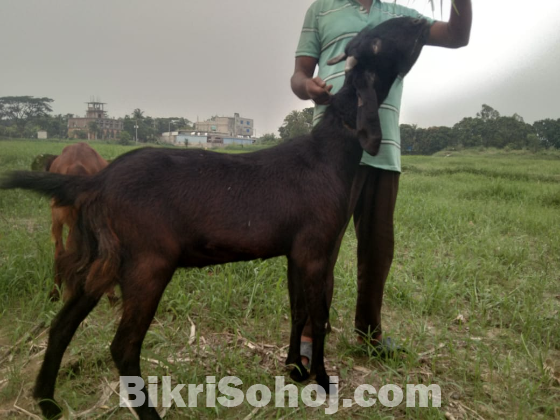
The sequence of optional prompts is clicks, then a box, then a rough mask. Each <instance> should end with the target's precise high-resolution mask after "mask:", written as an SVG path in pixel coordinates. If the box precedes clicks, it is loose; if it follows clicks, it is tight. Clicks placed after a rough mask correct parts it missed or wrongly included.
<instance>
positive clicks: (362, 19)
mask: <svg viewBox="0 0 560 420" xmlns="http://www.w3.org/2000/svg"><path fill="white" fill-rule="evenodd" d="M400 16H411V17H420V18H424V19H428V18H426V17H425V16H422V15H421V14H420V13H419V12H417V11H416V10H414V9H410V8H408V7H404V6H400V5H397V4H395V3H383V2H381V1H379V0H374V1H373V4H372V6H371V9H370V12H369V13H368V12H367V11H366V10H365V8H364V7H362V6H361V5H360V3H358V1H357V0H316V1H315V2H314V3H313V4H312V5H311V6H310V7H309V9H308V10H307V14H306V15H305V20H304V22H303V29H302V31H301V35H300V39H299V44H298V47H297V50H296V57H299V56H309V57H313V58H316V59H317V60H318V65H319V74H318V76H319V77H321V78H322V79H323V80H324V81H325V82H326V83H327V84H332V85H333V90H332V93H336V92H337V91H338V90H339V89H340V88H341V87H342V85H343V84H344V66H345V63H344V62H341V63H338V64H335V65H333V66H329V65H328V64H327V61H328V60H330V59H331V58H333V57H336V56H337V55H339V54H341V53H343V52H344V48H345V47H346V44H348V42H349V41H350V40H351V39H352V38H353V37H354V36H356V35H357V34H358V32H360V31H361V30H362V29H364V28H365V27H366V26H371V27H374V26H377V25H379V24H380V23H382V22H384V21H386V20H389V19H392V18H395V17H400ZM428 20H429V21H430V22H431V21H432V20H431V19H428ZM402 91H403V79H402V78H401V77H399V78H397V80H396V81H395V83H394V84H393V86H392V87H391V90H390V92H389V96H388V97H387V99H385V101H384V102H383V103H382V104H381V106H380V108H379V117H380V120H381V132H382V134H383V138H382V140H381V148H380V149H379V153H378V154H377V156H371V155H369V154H367V153H366V152H364V155H363V157H362V164H364V165H370V166H374V167H376V168H381V169H386V170H390V171H397V172H400V171H401V136H400V130H399V112H400V107H401V97H402ZM325 109H326V105H316V106H315V112H314V115H313V124H316V123H317V122H318V121H319V120H320V119H321V117H322V116H323V114H324V112H325Z"/></svg>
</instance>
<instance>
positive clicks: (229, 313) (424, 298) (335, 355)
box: [0, 141, 560, 419]
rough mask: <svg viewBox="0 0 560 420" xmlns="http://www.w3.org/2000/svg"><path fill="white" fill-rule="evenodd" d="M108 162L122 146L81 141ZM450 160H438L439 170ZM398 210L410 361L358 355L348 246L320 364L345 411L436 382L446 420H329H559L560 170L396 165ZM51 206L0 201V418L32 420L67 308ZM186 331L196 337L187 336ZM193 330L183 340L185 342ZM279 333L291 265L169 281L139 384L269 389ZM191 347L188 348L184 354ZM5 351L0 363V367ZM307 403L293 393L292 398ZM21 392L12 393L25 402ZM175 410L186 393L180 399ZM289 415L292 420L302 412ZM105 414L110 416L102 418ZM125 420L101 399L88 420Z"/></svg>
mask: <svg viewBox="0 0 560 420" xmlns="http://www.w3.org/2000/svg"><path fill="white" fill-rule="evenodd" d="M66 144H67V143H65V142H59V143H55V142H42V141H41V142H38V141H9V142H7V141H2V142H0V167H1V168H2V169H3V170H4V169H6V170H9V169H25V168H28V167H29V165H30V164H31V162H32V160H33V158H34V157H35V156H36V155H38V154H41V153H59V152H60V151H61V150H62V148H63V147H64V146H65V145H66ZM92 145H93V147H95V148H96V149H97V150H98V151H99V152H100V153H101V154H102V155H103V156H104V157H105V158H107V159H111V158H114V157H116V156H118V155H119V154H121V153H123V152H125V151H127V150H130V149H131V147H123V146H115V145H109V144H104V143H92ZM449 155H450V156H449ZM403 169H404V170H403V175H402V177H401V186H400V192H399V198H398V203H397V213H396V217H395V219H396V229H397V231H396V256H395V261H394V264H393V268H392V271H391V274H390V278H389V280H388V282H387V286H386V293H385V305H384V312H383V314H384V329H385V331H386V334H387V335H390V336H391V337H393V338H394V339H395V340H397V341H398V342H400V343H402V344H403V345H405V346H406V347H407V348H408V349H409V353H408V355H407V356H406V357H404V358H403V359H402V360H398V361H381V360H378V359H375V358H370V357H368V356H367V355H365V354H363V353H360V352H359V351H358V350H357V347H356V346H355V343H356V341H355V337H354V334H353V332H352V331H353V328H352V327H353V317H354V305H355V296H356V287H355V277H356V267H355V249H356V238H355V236H354V233H353V232H352V230H351V229H350V230H349V231H348V232H347V233H346V237H345V240H344V242H343V245H342V249H341V252H340V256H339V259H338V264H337V266H336V269H335V275H336V286H335V296H334V300H333V308H332V312H331V321H332V325H333V327H334V332H333V333H332V334H330V335H329V336H328V338H327V346H326V364H327V370H328V371H329V373H330V374H331V375H332V374H336V375H338V376H339V378H340V382H341V398H352V397H353V390H354V389H355V388H356V387H357V386H358V385H360V384H365V383H369V384H372V385H374V386H375V387H376V389H377V390H379V388H380V387H381V386H382V385H384V384H388V383H395V384H398V385H401V386H403V387H404V385H405V384H407V383H424V384H429V383H434V384H438V385H440V386H441V389H442V407H441V408H439V409H438V408H415V409H412V408H406V407H405V406H404V405H405V404H401V406H399V407H398V408H394V409H390V408H386V407H383V406H381V405H380V404H379V403H377V404H376V405H375V406H374V407H373V408H362V407H359V406H357V405H354V406H352V407H351V408H343V407H342V406H341V407H340V409H339V412H338V414H337V415H336V416H337V417H340V418H348V417H351V418H374V419H382V418H391V417H395V418H410V419H416V418H419V419H442V418H444V417H445V415H446V413H449V414H450V415H452V416H453V417H454V418H457V419H459V418H485V419H491V418H492V419H501V418H519V419H526V418H558V417H559V416H560V409H559V404H558V401H560V333H559V331H560V322H559V318H560V317H559V314H558V313H559V310H560V281H559V280H560V275H559V274H558V273H560V262H559V261H560V258H559V255H560V239H559V238H560V211H559V210H560V158H559V155H558V154H555V153H543V154H527V153H513V152H512V153H505V152H498V151H485V152H477V151H463V152H460V153H458V152H445V153H440V154H438V155H436V156H433V157H407V156H405V157H404V158H403ZM49 223H50V214H49V207H48V201H47V200H46V199H44V198H40V197H38V196H37V195H35V194H32V193H28V192H22V191H1V192H0V290H1V292H0V360H1V361H0V416H1V415H2V413H5V414H6V416H7V417H8V418H22V419H23V418H26V417H27V416H26V415H25V414H23V413H22V412H21V411H18V410H17V409H15V408H14V403H15V402H16V399H17V405H18V406H19V407H22V408H24V409H26V410H28V411H31V412H33V413H38V407H37V406H36V404H35V403H34V401H33V400H32V399H31V397H30V392H31V391H30V390H31V389H32V385H33V382H34V380H35V376H36V375H37V372H38V368H39V366H40V362H41V360H42V353H41V351H43V350H44V347H45V343H46V341H45V340H46V331H45V330H46V327H42V325H43V324H44V325H48V324H49V323H50V321H51V320H52V319H53V317H54V316H55V314H56V312H57V311H58V310H59V309H60V307H61V305H62V304H61V303H50V302H49V301H48V300H47V295H48V291H49V290H50V287H51V286H52V283H51V282H52V263H53V256H52V255H53V245H52V243H51V242H50V239H49V227H50V226H49ZM117 322H118V310H116V309H113V308H111V307H110V306H109V305H108V304H107V302H106V301H105V300H103V302H102V303H101V304H100V305H99V307H98V308H96V310H95V311H94V312H93V313H92V314H91V315H90V316H89V317H88V319H87V320H86V322H84V324H83V325H82V327H80V329H79V330H78V332H77V334H76V336H75V338H74V340H73V342H72V343H71V345H70V347H69V349H68V350H67V355H66V357H65V359H64V361H63V365H62V368H61V372H60V375H59V378H58V382H57V393H56V395H57V399H58V400H59V402H62V401H64V403H63V404H67V405H68V407H70V409H71V410H72V411H73V412H76V413H77V412H80V411H82V410H86V409H88V408H90V407H93V406H94V405H95V404H96V403H97V402H98V401H99V399H100V398H101V396H102V393H103V391H102V390H103V387H104V386H105V383H106V381H107V382H114V381H116V380H118V374H117V372H116V369H115V367H114V364H113V362H112V360H111V357H110V354H109V350H108V345H109V343H110V342H111V340H112V336H113V334H114V332H115V329H116V325H117ZM193 326H194V327H193ZM191 333H192V334H193V335H192V336H191ZM288 335H289V303H288V293H287V285H286V269H285V260H284V259H283V258H277V259H272V260H268V261H264V262H263V261H253V262H247V263H236V264H227V265H224V266H216V267H209V268H205V269H200V270H179V271H178V272H177V273H176V275H175V278H174V280H173V281H172V282H171V284H170V285H169V286H168V289H167V290H166V293H165V295H164V297H163V299H162V301H161V303H160V306H159V309H158V313H157V315H156V320H155V321H154V323H153V325H152V327H151V329H150V331H149V333H148V335H147V337H146V341H145V343H144V347H143V353H142V355H143V362H142V369H143V373H144V377H145V378H146V377H147V376H148V375H150V376H164V375H171V376H172V378H173V383H174V384H175V383H192V384H204V383H205V377H206V376H209V375H213V376H216V378H217V379H219V378H221V377H224V376H227V375H234V376H237V377H239V378H240V379H241V380H242V381H243V385H242V386H241V389H242V390H244V391H246V390H247V389H248V388H249V386H251V385H253V384H264V385H267V386H268V387H269V388H270V389H271V390H273V389H274V377H275V376H284V377H285V380H286V383H290V380H289V377H288V376H287V372H286V370H285V368H284V366H283V359H284V357H285V354H286V351H287V348H286V347H285V346H286V344H287V343H288ZM189 341H192V344H189ZM8 350H9V351H10V354H9V356H8V357H3V356H4V355H6V353H7V352H8ZM299 387H300V388H302V386H299ZM20 394H21V395H20ZM182 395H183V397H184V398H185V400H186V399H187V397H186V392H183V393H182ZM198 405H199V407H198V408H176V407H173V408H171V409H170V410H169V412H168V414H167V416H166V418H170V419H175V418H177V419H178V418H239V419H242V418H245V417H246V416H248V415H250V414H251V413H253V418H300V417H304V418H326V417H329V416H327V415H325V413H324V407H323V408H308V407H305V406H304V405H303V404H302V403H301V401H300V402H299V408H298V409H294V408H276V407H273V404H269V405H268V406H267V407H264V408H261V409H259V410H258V411H253V410H254V408H253V407H252V406H250V405H248V404H247V403H246V402H244V403H243V404H242V405H240V406H239V407H237V408H231V409H228V408H224V407H222V406H220V404H217V407H216V408H205V407H204V397H203V396H199V399H198ZM296 410H297V411H296ZM104 413H105V414H104ZM94 414H95V415H104V417H103V418H118V419H121V418H132V416H131V415H130V414H129V413H128V411H127V410H126V409H122V408H118V398H117V397H116V396H114V395H113V396H112V397H111V398H109V399H108V400H107V401H106V403H105V404H103V405H102V407H100V408H97V409H96V410H95V411H94Z"/></svg>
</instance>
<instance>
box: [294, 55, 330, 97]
mask: <svg viewBox="0 0 560 420" xmlns="http://www.w3.org/2000/svg"><path fill="white" fill-rule="evenodd" d="M316 66H317V59H315V58H313V57H305V56H302V57H297V58H296V68H295V70H294V75H293V76H292V80H291V84H292V90H293V91H294V93H295V94H296V95H297V97H298V98H300V99H311V100H313V101H314V102H315V103H316V104H319V105H327V104H328V103H330V101H331V98H332V94H331V90H332V88H333V85H327V84H326V83H325V81H324V80H323V79H321V78H320V77H313V73H314V72H315V67H316Z"/></svg>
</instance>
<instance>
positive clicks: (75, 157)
mask: <svg viewBox="0 0 560 420" xmlns="http://www.w3.org/2000/svg"><path fill="white" fill-rule="evenodd" d="M106 166H107V161H106V160H105V159H103V158H102V157H101V156H100V155H99V153H97V152H96V151H95V150H94V149H92V148H91V147H90V146H89V145H88V144H87V143H75V144H71V145H70V146H66V147H65V148H64V149H63V150H62V153H61V154H60V155H58V156H56V157H53V158H52V159H51V160H49V161H48V162H47V165H46V167H45V170H46V171H47V172H51V173H55V174H66V175H93V174H95V173H97V172H99V171H100V170H102V169H103V168H105V167H106ZM51 216H52V225H51V235H52V237H53V239H54V247H55V248H54V287H53V289H52V290H51V292H50V295H49V296H50V298H51V300H53V301H54V300H58V299H59V298H60V285H61V277H60V269H59V267H58V266H59V263H58V262H59V258H60V256H61V255H62V253H63V252H64V240H63V237H62V232H63V229H64V225H66V226H67V227H68V236H67V239H66V241H67V242H66V247H68V246H69V245H70V244H69V241H71V240H72V237H73V235H72V230H73V228H74V225H75V224H76V220H77V218H78V214H77V210H76V208H75V207H74V206H59V205H57V204H56V200H55V199H53V200H51ZM110 293H111V292H110Z"/></svg>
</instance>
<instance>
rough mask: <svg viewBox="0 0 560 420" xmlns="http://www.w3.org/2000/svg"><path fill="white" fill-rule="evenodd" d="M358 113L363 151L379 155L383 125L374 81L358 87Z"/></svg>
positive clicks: (357, 126)
mask: <svg viewBox="0 0 560 420" xmlns="http://www.w3.org/2000/svg"><path fill="white" fill-rule="evenodd" d="M356 92H357V94H358V112H357V116H356V131H357V134H358V140H359V141H360V145H361V146H362V149H364V150H365V151H366V152H367V153H369V154H370V155H372V156H375V155H377V153H378V152H379V147H380V146H381V123H380V121H379V113H378V108H379V105H378V103H377V94H376V93H375V89H374V88H373V80H368V81H366V83H364V85H363V86H361V87H357V88H356Z"/></svg>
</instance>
